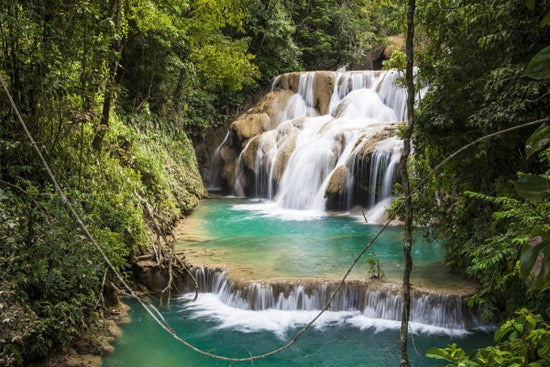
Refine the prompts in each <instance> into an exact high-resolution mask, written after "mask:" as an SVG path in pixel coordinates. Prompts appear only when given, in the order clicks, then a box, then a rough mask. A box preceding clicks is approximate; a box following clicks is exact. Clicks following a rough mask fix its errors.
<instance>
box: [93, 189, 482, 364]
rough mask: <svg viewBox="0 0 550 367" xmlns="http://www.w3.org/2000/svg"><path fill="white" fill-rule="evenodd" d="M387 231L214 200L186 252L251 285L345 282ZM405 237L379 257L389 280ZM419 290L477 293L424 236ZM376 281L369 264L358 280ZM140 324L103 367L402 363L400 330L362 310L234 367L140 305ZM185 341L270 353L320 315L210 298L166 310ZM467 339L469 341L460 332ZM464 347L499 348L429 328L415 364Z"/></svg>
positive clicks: (330, 317) (415, 351)
mask: <svg viewBox="0 0 550 367" xmlns="http://www.w3.org/2000/svg"><path fill="white" fill-rule="evenodd" d="M379 228H380V227H379V226H377V225H370V224H365V223H364V222H363V221H362V219H359V218H352V217H349V216H336V215H335V216H331V215H319V214H318V213H296V212H280V211H278V210H277V209H276V208H274V207H272V206H271V204H269V203H268V204H265V203H254V202H253V201H250V200H239V199H215V200H205V201H203V202H201V204H200V205H199V206H198V207H197V208H196V209H195V210H194V211H193V213H192V215H191V216H190V217H189V219H188V220H187V221H186V223H185V224H184V225H183V226H182V227H181V228H180V231H181V233H182V235H180V236H179V238H180V241H179V243H178V246H179V247H180V248H183V249H185V250H186V256H187V259H188V260H189V261H190V262H191V263H194V264H196V265H198V264H206V265H220V264H222V265H224V266H225V267H226V268H227V269H228V273H229V275H230V276H232V275H234V276H236V277H240V278H243V279H245V278H246V279H255V280H258V279H265V280H268V279H275V278H276V279H278V280H280V279H281V278H297V277H298V278H300V277H303V278H322V279H336V278H339V277H341V276H342V275H343V273H344V272H345V270H346V269H347V267H348V266H349V264H350V263H351V261H352V259H353V257H354V255H356V254H357V253H359V251H360V250H361V249H362V248H363V246H364V245H365V244H366V243H367V242H368V241H369V240H370V239H371V238H372V236H373V235H374V234H375V233H376V232H377V231H378V229H379ZM401 240H402V235H401V230H400V229H399V228H389V229H388V230H387V231H386V232H385V233H384V234H383V236H382V237H381V239H380V240H379V241H378V242H377V243H376V244H375V246H374V251H375V253H376V256H377V257H378V258H379V259H380V261H381V262H382V265H383V268H384V271H385V273H386V275H387V276H388V277H390V278H391V277H399V276H400V271H401V256H402V255H401V246H402V241H401ZM413 256H414V260H415V267H414V270H413V274H415V279H414V281H413V283H414V284H417V285H423V286H427V287H431V288H441V289H442V290H449V289H452V290H453V291H460V289H461V287H463V288H464V287H465V288H468V287H469V286H471V285H470V284H468V283H465V282H464V281H463V280H461V279H460V278H457V277H455V276H453V275H451V274H449V273H448V272H446V271H445V270H444V269H443V266H442V265H441V258H442V256H443V249H442V246H441V245H439V244H428V243H426V242H425V241H423V240H422V239H421V238H416V243H415V246H414V254H413ZM367 276H368V269H367V267H366V264H365V263H364V262H363V261H361V262H360V264H359V266H358V269H356V270H355V271H354V272H353V273H352V277H354V278H357V279H364V278H366V277H367ZM129 305H130V306H131V311H130V314H131V317H132V320H133V322H132V323H131V324H129V325H127V326H125V327H123V335H122V337H121V338H119V339H118V340H117V341H116V342H115V345H114V346H115V352H114V353H113V354H111V355H108V356H106V357H105V358H104V359H103V366H105V367H115V366H135V367H139V366H144V367H145V366H159V367H172V366H188V367H198V366H252V365H253V366H261V367H269V366H297V367H301V366H339V367H346V366H372V367H374V366H377V367H378V366H396V365H398V364H399V359H400V353H399V331H398V330H399V322H398V321H389V320H381V319H368V318H366V317H365V316H364V315H362V314H361V312H359V311H353V310H352V311H338V312H335V311H330V312H326V313H325V314H324V315H323V317H321V319H319V320H318V321H317V322H316V324H315V327H314V328H312V329H310V330H308V331H307V332H306V333H305V334H304V335H303V336H302V337H301V338H300V339H299V341H298V342H297V343H296V344H294V345H293V346H292V347H291V348H289V349H288V350H285V351H283V352H281V353H279V354H276V355H274V356H271V357H268V358H266V359H261V360H256V361H254V362H253V363H251V362H248V363H230V362H224V361H220V360H214V359H211V358H207V357H204V356H201V355H200V354H198V353H196V352H193V351H191V350H190V349H188V348H187V347H185V346H183V345H182V344H180V343H179V342H178V341H176V340H175V339H173V338H172V337H171V336H170V335H169V334H168V333H166V332H165V331H164V330H163V329H161V328H160V327H158V326H157V325H156V324H155V323H154V322H153V320H152V319H151V318H150V317H149V316H148V315H147V314H146V313H145V311H144V310H142V309H141V308H140V307H139V305H138V304H137V303H136V302H134V301H129ZM161 311H162V312H163V314H164V317H165V318H166V320H167V321H168V322H169V323H170V325H171V326H172V327H173V328H174V330H175V331H176V333H177V334H178V335H179V336H181V337H183V338H185V339H186V340H188V341H189V342H191V343H192V344H194V345H196V346H197V347H199V348H201V349H204V350H207V351H209V352H213V353H218V354H221V355H225V356H228V357H246V356H249V355H251V354H252V355H254V354H261V353H264V352H267V351H270V350H272V349H274V348H277V347H279V346H281V345H283V344H285V343H286V342H287V341H288V340H289V339H290V338H292V337H293V336H294V335H295V333H296V332H297V331H298V330H299V329H300V328H301V327H302V326H304V325H305V324H307V323H308V322H309V321H310V320H311V319H312V318H313V317H314V316H315V314H316V313H317V311H283V310H275V309H268V310H261V311H251V310H243V309H237V308H232V307H230V306H228V305H225V304H224V303H222V302H221V301H220V300H219V299H218V297H217V295H216V294H213V293H201V294H200V295H199V298H198V300H197V301H196V302H190V301H189V297H181V298H176V299H174V300H172V304H171V307H170V308H161ZM459 334H460V333H459ZM453 342H456V343H458V344H459V345H461V346H462V347H464V348H465V349H467V350H472V349H473V348H476V347H481V346H485V345H488V344H490V343H491V337H490V335H489V334H487V333H484V332H469V333H468V332H466V331H464V333H462V334H461V335H458V334H455V335H446V334H445V332H442V331H441V330H440V329H437V328H433V329H431V328H430V327H429V326H428V327H425V328H422V329H421V330H420V332H419V333H418V334H414V335H411V336H410V340H409V355H410V358H411V362H412V364H413V365H414V366H420V367H422V366H430V365H433V364H436V362H437V361H434V360H429V359H427V358H426V357H424V354H425V350H426V349H427V348H429V347H434V346H439V347H443V346H446V345H448V344H450V343H453Z"/></svg>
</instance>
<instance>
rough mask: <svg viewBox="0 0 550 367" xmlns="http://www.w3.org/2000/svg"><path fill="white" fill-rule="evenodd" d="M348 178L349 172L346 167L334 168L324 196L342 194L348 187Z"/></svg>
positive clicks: (349, 176)
mask: <svg viewBox="0 0 550 367" xmlns="http://www.w3.org/2000/svg"><path fill="white" fill-rule="evenodd" d="M350 178H351V172H350V170H349V168H348V167H346V166H339V167H338V168H336V170H335V171H334V173H333V174H332V176H331V177H330V181H329V182H328V186H327V189H326V192H325V196H329V195H344V194H345V192H346V191H347V189H348V185H349V181H350Z"/></svg>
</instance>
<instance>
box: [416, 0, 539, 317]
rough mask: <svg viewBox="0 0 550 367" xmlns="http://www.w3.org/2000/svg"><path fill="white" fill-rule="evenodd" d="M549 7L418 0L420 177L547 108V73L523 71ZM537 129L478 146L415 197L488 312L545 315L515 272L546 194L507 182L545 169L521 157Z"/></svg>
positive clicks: (517, 1)
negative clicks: (524, 194)
mask: <svg viewBox="0 0 550 367" xmlns="http://www.w3.org/2000/svg"><path fill="white" fill-rule="evenodd" d="M531 5H533V7H531ZM549 10H550V9H549V4H548V3H547V2H542V1H540V2H539V1H537V2H528V1H523V0H508V1H504V0H500V1H489V2H487V1H471V2H467V3H465V2H456V1H450V0H438V1H421V2H419V5H418V15H419V18H420V19H421V28H422V30H423V32H424V34H425V35H426V39H427V41H426V42H425V43H426V44H425V47H424V50H423V52H422V54H421V57H420V61H419V66H420V69H421V71H422V76H423V78H424V80H425V81H426V82H429V84H430V86H431V91H430V93H429V94H428V95H427V96H426V98H425V99H424V100H423V101H422V103H421V104H420V106H419V111H418V118H417V130H416V132H415V146H416V149H417V150H416V158H415V159H416V161H415V172H416V174H417V177H418V179H420V178H421V177H423V175H424V174H426V172H428V171H429V170H430V169H431V168H432V167H435V166H436V165H437V164H438V163H439V162H440V161H441V160H442V159H443V158H444V157H446V156H448V155H449V154H451V153H452V152H453V151H455V150H457V149H458V148H460V147H461V146H463V145H465V144H467V143H469V142H471V141H473V140H475V139H477V138H479V137H481V136H483V135H486V134H489V133H492V132H496V131H498V130H501V129H504V128H508V127H512V126H516V125H520V124H522V123H526V122H529V121H534V120H537V119H541V118H544V117H547V116H548V115H549V114H550V107H549V106H550V94H548V90H549V88H550V83H549V82H548V80H544V79H539V80H535V79H532V78H529V77H526V76H525V75H524V71H525V67H526V65H527V64H528V62H529V60H530V59H531V58H532V57H533V56H534V55H535V54H536V53H537V52H539V51H540V50H541V49H542V48H543V47H544V46H546V45H547V42H548V40H549V39H550V29H549V28H548V27H540V24H541V21H542V19H543V18H544V16H545V14H547V13H548V11H549ZM535 129H536V126H535V127H532V128H530V129H523V130H516V131H514V132H510V133H506V134H503V135H499V136H497V137H494V138H492V139H490V140H487V141H485V142H483V143H480V144H477V145H476V146H474V147H472V148H471V149H470V150H468V152H467V153H463V154H462V155H460V157H458V158H457V159H455V160H453V161H451V162H450V163H449V164H447V165H446V166H445V167H443V168H442V170H441V172H440V173H438V174H437V175H436V176H435V177H434V178H433V179H432V180H431V181H430V183H429V184H428V186H427V187H426V188H425V189H424V190H423V192H422V193H420V194H419V195H418V196H417V197H416V205H417V208H418V212H417V214H418V218H419V222H420V223H423V224H428V223H431V224H434V226H433V227H432V228H434V231H433V232H432V233H434V234H436V235H438V236H440V238H444V239H445V241H446V243H447V249H448V251H447V252H448V255H447V261H448V264H450V265H451V266H453V267H454V268H456V269H458V270H461V271H463V272H465V273H466V274H467V275H469V276H471V277H473V278H474V279H477V280H478V281H480V283H481V290H480V291H479V293H478V294H477V295H476V296H474V297H473V298H472V299H471V302H472V303H473V304H476V305H478V306H479V307H480V308H481V311H482V312H483V314H484V316H486V317H487V318H493V317H495V316H506V315H508V316H511V315H512V314H513V312H514V311H515V310H516V309H518V308H519V307H523V306H525V307H530V308H531V309H532V310H534V311H536V312H541V313H543V314H544V315H545V317H548V316H550V315H549V314H548V312H549V311H550V310H547V309H546V307H547V305H548V303H549V301H550V295H549V294H548V291H545V292H535V291H532V292H531V291H529V290H528V287H527V285H526V284H525V282H524V281H523V279H522V278H521V276H520V271H519V270H520V264H519V260H520V256H521V250H522V246H524V245H525V244H526V243H527V241H528V240H529V238H530V235H531V234H532V232H533V231H535V230H538V229H541V228H546V227H548V214H550V213H548V205H547V200H548V197H546V198H544V200H543V201H542V202H539V203H533V202H525V200H524V199H523V198H521V196H520V195H518V194H517V193H516V191H515V190H514V185H513V182H514V181H515V180H517V174H518V172H532V173H539V172H543V171H545V170H546V168H547V164H548V161H547V160H546V158H544V157H542V158H543V159H542V160H541V159H537V155H533V156H531V157H529V158H528V157H527V156H526V154H525V143H526V140H527V139H528V137H529V136H530V135H531V134H532V133H533V131H534V130H535ZM474 193H476V194H474ZM434 198H435V199H436V205H434V204H433V203H434Z"/></svg>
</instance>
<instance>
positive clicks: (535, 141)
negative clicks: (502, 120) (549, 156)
mask: <svg viewBox="0 0 550 367" xmlns="http://www.w3.org/2000/svg"><path fill="white" fill-rule="evenodd" d="M549 144H550V124H547V123H544V124H542V125H541V126H539V127H538V129H537V130H535V132H534V133H533V134H531V136H530V137H529V138H528V139H527V142H526V143H525V153H526V154H527V158H529V157H531V155H533V153H536V152H538V151H540V150H541V149H543V148H544V147H546V146H548V145H549Z"/></svg>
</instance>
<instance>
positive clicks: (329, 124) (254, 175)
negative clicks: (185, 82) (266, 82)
mask: <svg viewBox="0 0 550 367" xmlns="http://www.w3.org/2000/svg"><path fill="white" fill-rule="evenodd" d="M401 76H402V74H401V73H399V72H398V71H395V70H390V71H352V72H306V73H290V74H284V75H282V76H279V77H277V78H276V79H275V81H274V82H273V86H272V88H271V92H270V93H269V94H268V96H266V99H264V100H262V101H261V102H259V103H258V105H257V106H258V107H255V108H256V109H252V110H250V111H249V112H248V113H249V115H248V116H256V117H257V116H260V115H262V114H263V115H262V116H264V117H262V118H265V116H268V117H267V118H268V119H269V123H264V124H262V125H261V126H260V125H258V124H257V123H256V125H253V126H252V125H246V124H243V122H242V121H243V120H241V121H240V122H239V124H238V125H232V129H233V130H234V131H233V132H232V134H234V137H233V138H232V139H233V140H232V141H234V139H235V138H237V141H238V139H241V140H240V144H235V143H234V145H236V146H244V147H245V148H244V149H243V150H242V151H238V150H237V151H236V152H235V154H234V155H233V156H234V157H238V159H237V162H236V164H235V163H232V162H226V164H233V165H234V166H232V167H235V168H234V169H235V174H234V182H230V183H228V184H229V185H230V186H232V187H233V188H234V192H235V193H236V194H237V195H239V196H241V195H245V194H247V195H249V196H252V195H255V196H257V197H265V198H267V199H269V200H273V201H274V202H275V203H276V204H277V205H278V206H279V207H280V208H285V209H298V210H311V211H316V212H323V211H324V210H326V209H327V200H329V201H330V205H329V206H330V207H329V208H328V209H339V210H342V209H344V210H345V209H350V208H351V207H352V206H354V205H362V206H365V207H367V208H372V207H375V206H376V205H377V204H379V203H381V202H386V201H387V200H388V198H390V197H391V189H392V186H393V184H394V183H395V182H396V179H397V176H396V175H395V167H396V164H397V162H398V161H399V155H400V149H401V145H400V142H399V140H398V139H396V138H395V134H396V124H397V123H398V122H400V121H404V120H405V118H406V91H405V89H404V88H402V87H401V86H399V83H398V78H399V77H401ZM290 91H292V92H293V93H291V95H288V94H286V96H287V97H285V98H286V99H284V102H282V101H283V99H282V98H283V97H282V96H283V95H284V93H283V92H286V93H289V92H290ZM274 101H275V102H274ZM322 112H323V113H324V114H323V113H322ZM254 121H256V120H254ZM243 126H244V127H243ZM243 129H244V130H243ZM251 131H258V133H257V134H256V135H254V136H251V135H250V134H251ZM391 137H394V138H393V139H388V138H391ZM227 140H228V139H227V137H226V139H225V141H227ZM385 140H388V142H386V143H382V141H385ZM252 142H253V144H252ZM223 144H226V142H224V143H222V145H223ZM249 149H252V151H250V152H246V151H247V150H249ZM245 152H246V155H247V157H249V158H247V159H244V160H243V154H244V153H245ZM363 161H365V162H367V161H368V162H370V164H366V165H365V164H363V163H362V162H363ZM358 166H361V170H357V167H358ZM364 171H370V173H366V172H364ZM213 182H214V181H213ZM367 185H368V187H367ZM336 202H338V204H335V203H336ZM335 207H336V208H335Z"/></svg>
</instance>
